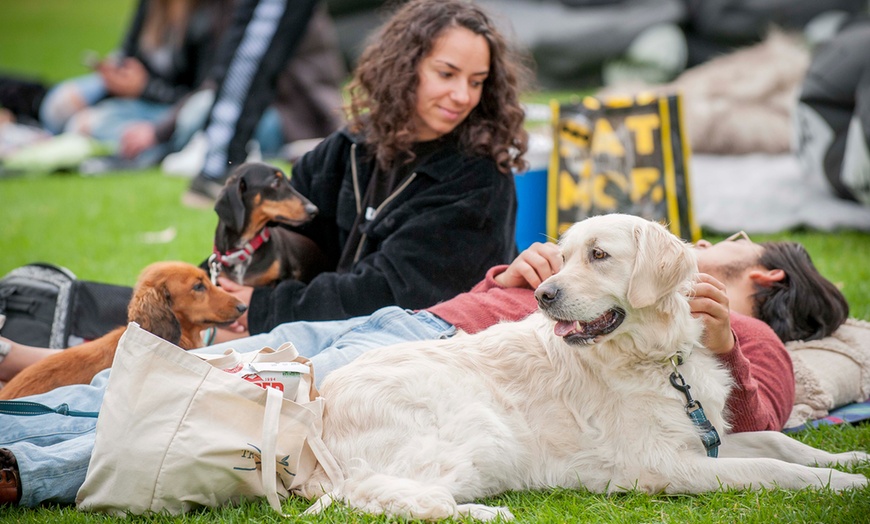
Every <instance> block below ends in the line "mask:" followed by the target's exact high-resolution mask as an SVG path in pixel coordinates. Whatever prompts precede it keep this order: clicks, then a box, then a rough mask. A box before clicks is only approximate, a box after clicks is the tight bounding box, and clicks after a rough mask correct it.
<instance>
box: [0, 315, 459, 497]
mask: <svg viewBox="0 0 870 524" xmlns="http://www.w3.org/2000/svg"><path fill="white" fill-rule="evenodd" d="M455 333H456V328H455V327H453V326H452V325H451V324H449V323H448V322H445V321H444V320H441V319H440V318H438V317H436V316H435V315H433V314H431V313H429V312H426V311H421V312H417V313H415V312H412V311H407V310H404V309H402V308H399V307H386V308H382V309H379V310H378V311H376V312H375V313H373V314H372V315H370V316H365V317H357V318H352V319H349V320H339V321H332V322H292V323H288V324H282V325H280V326H278V327H276V328H275V329H273V330H272V331H271V332H269V333H264V334H261V335H255V336H253V337H249V338H246V339H241V340H235V341H231V342H227V343H224V344H218V345H215V346H210V347H207V348H203V349H199V350H196V351H195V352H196V353H205V354H221V353H223V352H224V351H225V350H226V349H228V348H230V347H232V348H235V349H236V351H239V352H247V351H256V350H259V349H260V348H262V347H263V346H270V347H273V348H277V347H278V346H280V345H281V344H283V343H284V342H288V341H290V342H293V345H294V346H296V349H298V350H299V353H300V354H301V355H303V356H306V357H308V358H310V359H311V362H312V364H313V367H314V373H315V377H316V381H317V383H318V385H319V383H320V382H321V380H322V379H323V378H324V377H325V376H326V375H328V374H329V372H331V371H332V370H335V369H337V368H339V367H341V366H343V365H345V364H347V363H349V362H351V361H352V360H353V359H355V358H356V357H358V356H360V355H361V354H363V353H365V352H366V351H368V350H370V349H374V348H377V347H382V346H386V345H390V344H394V343H398V342H408V341H414V340H436V339H440V338H447V337H450V336H452V335H453V334H455ZM109 371H110V370H108V369H107V370H104V371H102V372H100V373H98V374H97V375H96V376H95V377H94V379H93V381H91V384H90V385H74V386H65V387H62V388H57V389H55V390H52V391H49V392H48V393H43V394H41V395H34V396H32V397H28V398H27V400H30V401H33V402H39V403H41V404H46V405H48V406H51V407H54V406H57V405H60V404H63V403H66V404H69V406H70V409H74V410H78V411H98V410H99V408H100V404H101V403H102V400H103V393H104V392H105V388H106V383H107V382H108V379H109ZM95 427H96V419H93V418H78V417H67V416H63V415H54V414H51V415H39V416H35V417H24V416H14V415H0V448H7V449H9V450H10V451H12V453H13V454H14V455H15V457H16V459H17V460H18V468H19V471H20V473H21V487H22V495H21V502H20V504H21V505H22V506H28V507H32V506H36V505H38V504H40V503H42V502H56V503H73V502H75V496H76V493H77V492H78V489H79V487H81V485H82V483H83V482H84V481H85V473H87V468H88V463H89V462H90V459H91V452H92V451H93V449H94V428H95ZM118 445H123V443H119V444H118Z"/></svg>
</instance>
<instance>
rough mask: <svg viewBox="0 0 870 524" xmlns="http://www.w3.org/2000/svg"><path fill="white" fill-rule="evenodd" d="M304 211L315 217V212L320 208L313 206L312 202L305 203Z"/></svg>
mask: <svg viewBox="0 0 870 524" xmlns="http://www.w3.org/2000/svg"><path fill="white" fill-rule="evenodd" d="M305 212H306V213H308V214H309V215H311V216H312V217H315V216H317V213H319V212H320V210H319V209H317V206H315V205H314V204H305Z"/></svg>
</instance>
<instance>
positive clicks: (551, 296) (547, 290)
mask: <svg viewBox="0 0 870 524" xmlns="http://www.w3.org/2000/svg"><path fill="white" fill-rule="evenodd" d="M535 298H536V299H538V304H539V305H541V306H546V305H550V304H552V303H553V302H555V301H556V299H557V298H559V288H558V287H556V286H553V285H547V284H542V285H540V286H538V289H537V291H535Z"/></svg>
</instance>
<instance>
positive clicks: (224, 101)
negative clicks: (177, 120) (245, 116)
mask: <svg viewBox="0 0 870 524" xmlns="http://www.w3.org/2000/svg"><path fill="white" fill-rule="evenodd" d="M286 4H287V0H260V2H259V3H258V4H257V7H256V8H255V9H254V14H253V16H252V18H251V21H250V22H249V23H248V26H247V27H246V28H245V33H244V36H243V37H242V41H241V42H240V43H239V46H238V48H237V49H236V53H235V55H234V56H233V59H232V62H231V63H230V67H229V69H228V70H227V74H226V78H225V79H224V81H223V85H222V87H221V89H220V91H219V93H218V98H217V99H216V100H215V103H214V107H213V109H212V114H211V119H210V121H209V125H208V127H207V128H206V130H205V134H206V138H207V140H208V144H209V147H208V153H207V154H206V158H205V164H204V166H203V173H202V174H203V176H204V177H206V178H209V179H212V180H215V181H221V180H222V179H223V177H224V175H225V171H226V168H227V148H228V145H229V143H230V140H231V139H232V137H233V133H235V128H236V123H237V121H238V120H239V116H240V115H241V111H242V107H243V105H244V103H245V99H246V98H247V95H248V90H249V89H250V87H251V84H252V83H253V80H254V75H255V74H256V72H257V69H258V67H259V65H260V61H261V59H262V57H263V55H265V54H266V51H267V50H268V49H269V44H270V43H271V42H272V39H273V38H274V36H275V33H276V31H277V29H278V25H279V23H280V21H281V17H282V14H283V13H284V9H285V8H286Z"/></svg>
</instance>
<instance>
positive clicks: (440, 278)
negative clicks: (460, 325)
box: [248, 130, 517, 334]
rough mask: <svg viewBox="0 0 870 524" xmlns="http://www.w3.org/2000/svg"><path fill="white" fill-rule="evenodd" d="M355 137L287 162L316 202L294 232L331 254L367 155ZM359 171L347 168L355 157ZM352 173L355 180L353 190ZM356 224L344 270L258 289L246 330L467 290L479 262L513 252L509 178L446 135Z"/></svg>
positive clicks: (502, 259) (345, 226) (341, 136)
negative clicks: (355, 245) (354, 246)
mask: <svg viewBox="0 0 870 524" xmlns="http://www.w3.org/2000/svg"><path fill="white" fill-rule="evenodd" d="M365 149H366V148H365V146H364V144H362V142H361V140H359V139H358V138H356V137H354V136H352V135H351V134H350V133H349V132H347V131H346V130H342V131H338V132H336V133H333V134H332V135H330V136H329V137H328V138H326V139H325V140H324V141H323V142H322V143H321V144H320V145H319V146H318V147H317V148H316V149H315V150H314V151H312V152H310V153H308V154H306V155H305V156H303V157H302V158H301V159H300V160H299V162H297V163H296V165H295V166H294V167H293V173H292V177H291V183H292V184H293V185H294V186H295V187H296V189H298V190H299V191H300V192H301V193H302V194H304V195H305V196H307V197H308V198H309V199H310V200H311V201H312V202H313V203H314V204H315V205H317V207H318V208H319V209H320V213H319V214H318V216H317V217H316V218H315V219H314V220H313V221H312V222H310V223H309V224H307V225H306V226H304V227H303V228H301V229H300V230H299V231H300V232H302V233H304V234H306V235H308V236H310V237H311V238H313V239H314V240H315V241H316V242H317V243H318V245H320V246H321V248H322V249H324V251H325V252H326V253H327V255H328V256H330V258H332V259H333V260H338V257H339V255H340V254H341V251H342V248H343V246H344V244H345V242H346V240H347V238H348V235H349V231H350V228H351V227H352V225H353V223H354V219H355V218H356V215H357V200H358V198H357V196H355V195H359V198H361V197H362V195H364V194H365V188H366V186H367V184H368V182H369V180H370V178H371V175H372V169H373V167H374V161H372V160H371V159H369V158H368V156H367V155H366V151H365ZM354 163H355V167H356V169H355V170H354V167H353V165H354ZM354 171H356V182H357V184H356V186H357V189H356V191H355V189H354ZM406 180H407V183H406V184H402V185H400V187H399V189H398V190H397V191H396V193H394V195H393V196H392V197H391V198H388V199H387V201H386V202H385V204H384V205H383V206H382V208H381V209H380V210H379V211H378V213H377V214H376V216H375V217H374V218H373V219H372V220H371V221H369V222H368V223H366V224H365V225H364V226H363V228H364V229H363V234H364V237H363V240H362V244H361V252H360V253H359V255H358V257H357V259H356V261H355V262H354V264H353V266H352V268H351V270H350V271H349V272H347V273H343V274H340V273H335V272H329V273H323V274H321V275H319V276H317V277H315V278H314V279H313V280H312V281H311V282H310V283H309V284H308V285H305V284H303V283H301V282H298V281H292V280H290V281H283V282H281V283H279V284H278V285H277V286H275V287H266V288H257V289H255V290H254V294H253V296H252V299H251V308H250V310H249V313H248V320H249V322H248V324H249V329H250V332H251V334H256V333H261V332H264V331H268V330H270V329H272V328H274V327H275V326H277V325H279V324H281V323H284V322H291V321H296V320H335V319H346V318H350V317H354V316H360V315H367V314H370V313H372V312H374V311H375V310H377V309H379V308H381V307H384V306H389V305H398V306H400V307H404V308H408V309H420V308H424V307H428V306H431V305H433V304H435V303H437V302H440V301H442V300H445V299H448V298H451V297H454V296H456V295H457V294H459V293H461V292H463V291H467V290H469V289H470V288H471V287H472V286H473V285H474V284H475V283H477V282H478V281H480V280H481V279H482V278H483V277H484V275H485V273H486V270H487V269H489V268H490V267H492V266H495V265H498V264H505V263H508V262H510V261H511V260H513V258H514V257H515V256H516V243H515V240H514V228H515V220H516V208H517V203H516V193H515V189H514V180H513V176H512V175H510V174H504V173H501V172H499V171H498V169H497V168H496V164H495V162H493V161H492V160H491V159H488V158H483V157H480V156H474V155H469V154H463V153H461V152H460V151H459V149H458V145H456V144H455V143H453V142H452V141H448V144H447V145H446V146H445V148H444V149H442V150H439V151H437V152H436V153H434V154H433V155H431V156H430V157H429V158H428V159H427V160H425V161H423V163H422V164H421V165H419V166H417V168H416V169H415V171H414V173H413V174H412V175H410V177H409V178H408V179H406Z"/></svg>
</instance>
